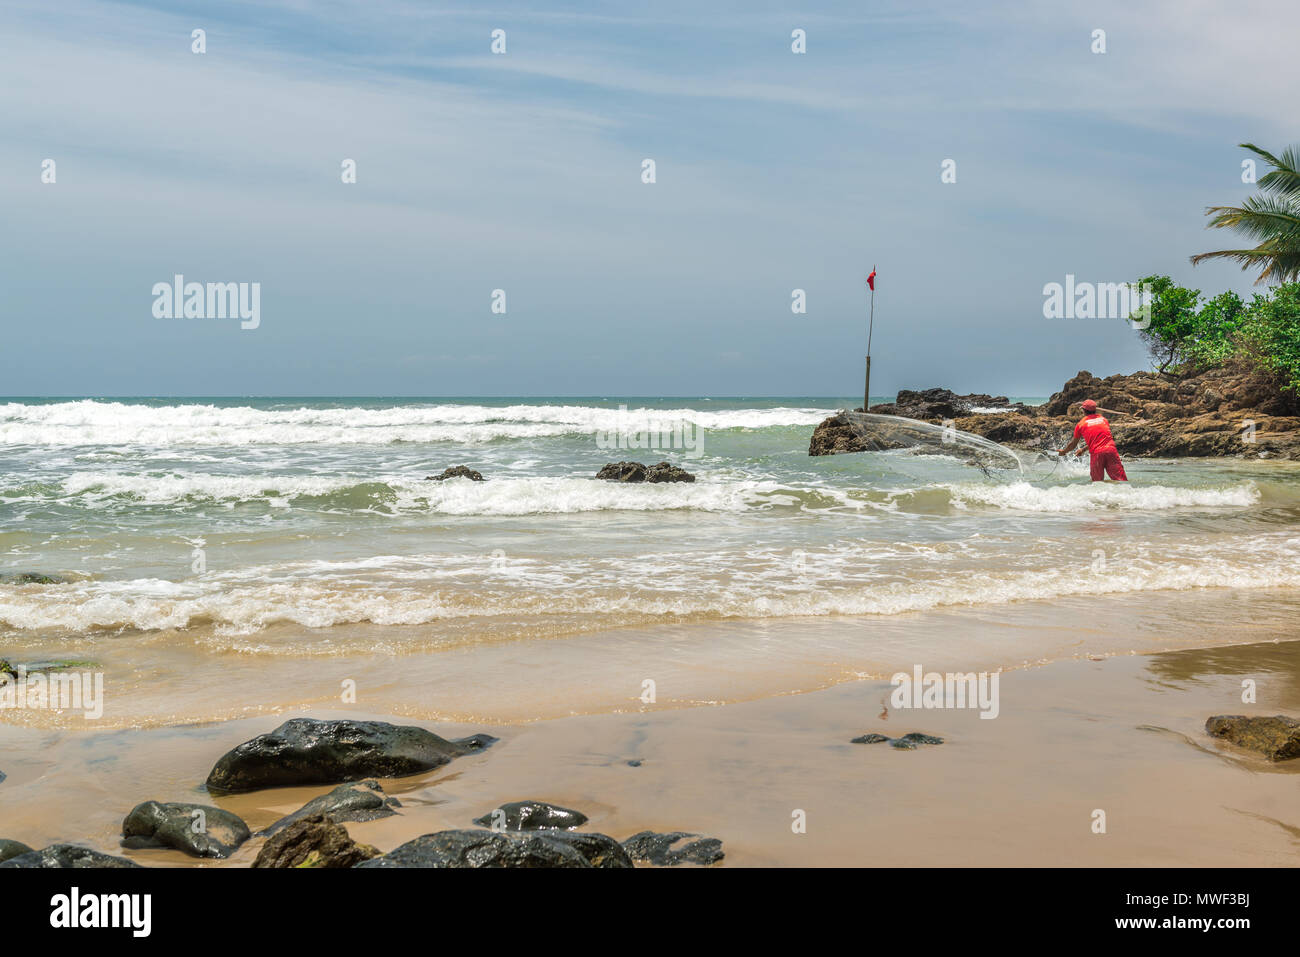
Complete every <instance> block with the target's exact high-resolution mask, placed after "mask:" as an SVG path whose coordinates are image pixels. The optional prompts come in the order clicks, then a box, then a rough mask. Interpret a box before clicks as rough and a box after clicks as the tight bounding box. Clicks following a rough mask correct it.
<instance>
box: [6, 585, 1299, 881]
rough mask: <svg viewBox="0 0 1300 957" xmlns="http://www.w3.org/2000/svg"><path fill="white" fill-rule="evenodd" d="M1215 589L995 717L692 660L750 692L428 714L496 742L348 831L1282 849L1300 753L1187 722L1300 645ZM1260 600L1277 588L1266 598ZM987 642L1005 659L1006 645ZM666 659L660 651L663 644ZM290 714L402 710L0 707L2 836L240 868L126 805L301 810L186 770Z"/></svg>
mask: <svg viewBox="0 0 1300 957" xmlns="http://www.w3.org/2000/svg"><path fill="white" fill-rule="evenodd" d="M1148 597H1150V596H1148ZM1181 597H1182V599H1183V601H1184V602H1186V601H1187V600H1188V597H1189V596H1181ZM1217 599H1218V602H1219V607H1220V612H1221V614H1220V615H1219V617H1218V618H1217V619H1211V618H1207V619H1205V622H1204V626H1203V627H1202V628H1201V629H1200V631H1199V632H1198V633H1197V634H1196V635H1195V636H1194V639H1195V640H1199V641H1200V642H1202V643H1204V642H1206V641H1211V640H1214V636H1215V634H1217V633H1218V631H1222V632H1225V633H1232V634H1235V635H1237V636H1238V638H1239V639H1240V640H1241V641H1246V642H1250V643H1245V644H1240V643H1239V644H1232V645H1227V644H1220V645H1216V646H1215V647H1197V648H1183V649H1182V650H1173V651H1154V650H1153V649H1152V648H1151V647H1150V645H1151V644H1159V641H1158V638H1157V636H1155V635H1151V634H1147V635H1144V634H1143V632H1142V629H1137V630H1136V631H1131V632H1130V633H1129V634H1128V635H1127V636H1126V638H1127V641H1128V642H1129V643H1130V644H1134V645H1136V644H1139V643H1143V642H1145V643H1146V645H1147V647H1144V648H1143V649H1142V651H1143V652H1144V653H1123V652H1121V651H1119V649H1118V648H1111V649H1110V650H1109V651H1104V650H1103V649H1102V648H1101V647H1100V646H1099V645H1098V644H1097V642H1099V641H1101V638H1100V637H1096V636H1093V637H1089V635H1088V634H1087V633H1086V632H1085V633H1081V634H1076V640H1075V642H1074V646H1073V648H1072V649H1071V650H1072V654H1069V655H1062V656H1060V657H1058V660H1054V661H1051V662H1050V663H1047V664H1037V663H1035V662H1026V661H1022V662H1021V664H1020V666H1019V667H1015V668H1012V669H1011V670H1007V671H1005V672H1004V673H1003V674H1002V675H1001V679H1000V714H999V716H998V717H997V718H996V719H994V720H987V719H981V718H980V717H979V715H978V712H977V711H975V710H910V711H900V710H895V709H893V708H890V709H889V710H888V713H887V714H885V715H884V716H882V711H883V710H884V704H885V702H886V699H887V698H888V695H889V692H890V691H891V687H890V685H889V683H888V680H887V677H886V675H887V674H888V673H889V672H888V671H882V672H881V673H880V674H877V675H872V676H867V677H860V678H856V679H854V680H847V681H845V680H841V682H840V683H838V684H832V685H831V686H829V687H823V688H821V690H815V691H807V692H804V693H789V690H790V689H787V692H786V693H775V694H762V693H754V692H755V688H756V687H758V686H757V685H755V684H754V683H753V682H750V681H748V680H741V678H740V677H737V675H732V674H728V673H727V672H726V671H725V669H723V670H720V671H719V672H718V673H717V674H715V675H714V676H713V678H712V680H708V679H707V678H706V677H702V676H700V675H699V673H698V670H692V673H693V674H696V677H697V680H698V682H699V684H698V689H699V690H700V691H701V692H702V693H704V694H718V692H719V689H724V688H726V687H727V686H729V685H732V686H735V688H737V689H741V688H743V689H744V691H745V695H744V696H741V697H738V698H737V699H736V700H733V701H732V703H728V704H725V705H717V706H695V707H689V706H684V705H685V704H686V702H685V701H683V700H680V698H681V697H682V696H680V695H676V694H665V693H664V692H665V690H666V689H665V688H664V682H663V681H662V680H661V681H660V699H659V702H658V703H656V704H654V705H641V704H640V703H639V702H637V703H636V704H635V708H634V707H633V706H628V707H626V708H624V709H621V710H605V711H604V712H602V713H592V714H580V715H577V716H572V717H554V716H550V717H546V718H544V719H540V720H527V719H522V720H521V719H519V718H515V719H514V720H502V719H501V716H500V715H497V716H496V720H491V721H485V720H479V721H469V720H456V721H452V720H446V721H436V722H431V721H427V720H421V721H419V722H418V723H421V724H424V725H425V726H428V727H430V728H431V730H434V731H436V732H437V733H439V734H442V735H444V736H445V737H456V736H460V735H462V734H468V733H472V732H476V731H487V732H490V733H492V734H495V735H497V736H498V737H500V738H501V739H502V740H501V741H500V742H499V743H498V744H496V745H495V746H493V747H492V748H490V749H488V750H487V751H485V752H483V753H481V754H475V755H472V756H469V757H465V758H462V759H459V760H457V761H455V762H453V763H452V764H451V765H448V766H446V767H444V768H441V769H438V770H437V771H434V772H430V773H428V774H425V775H419V776H415V777H410V778H403V779H399V780H384V781H382V784H383V785H384V787H385V790H386V791H387V792H388V793H389V794H391V795H394V796H396V797H398V798H399V799H400V800H401V801H402V803H403V805H404V807H403V809H402V813H401V814H400V815H399V816H397V817H393V818H388V819H385V820H382V821H375V822H368V823H354V824H348V825H347V827H348V829H349V831H350V832H351V833H352V835H353V836H354V837H355V838H356V839H358V840H361V841H365V842H368V843H371V844H374V845H376V846H377V847H379V848H380V849H381V850H389V849H391V848H393V847H395V846H396V845H398V844H400V843H402V842H403V841H405V840H409V839H411V838H413V837H416V836H418V835H420V834H424V833H428V832H430V831H436V830H441V829H446V828H455V827H468V826H472V825H471V824H470V821H471V819H472V818H475V817H478V816H480V815H482V814H484V813H487V812H489V811H490V810H491V809H492V808H494V807H496V806H497V805H499V804H501V803H504V802H506V801H512V800H521V799H525V798H531V799H540V800H547V801H552V802H554V803H558V804H562V805H566V806H569V807H574V808H578V809H580V810H582V811H584V812H585V813H586V814H588V815H589V817H590V818H591V821H590V824H589V825H588V826H587V828H586V829H588V830H596V831H600V832H603V833H607V834H610V835H612V836H614V837H616V838H619V839H623V838H626V837H628V836H630V835H631V834H633V833H635V832H637V831H640V830H644V829H647V828H649V829H655V830H686V831H693V832H698V833H701V834H704V835H708V836H711V837H717V838H720V839H721V840H722V841H723V843H724V850H725V851H726V859H725V861H724V862H723V866H764V865H792V866H849V865H870V866H888V867H908V866H926V865H957V866H967V865H1048V866H1053V865H1082V866H1158V865H1163V866H1193V865H1195V866H1295V865H1296V864H1297V863H1300V810H1298V809H1300V803H1297V801H1296V795H1297V789H1298V788H1300V761H1293V762H1289V763H1287V762H1284V763H1281V764H1270V763H1269V762H1267V761H1266V760H1265V759H1263V758H1262V757H1260V756H1256V755H1253V754H1251V753H1248V752H1244V751H1240V750H1237V749H1234V748H1232V747H1231V746H1228V745H1224V744H1221V743H1219V742H1217V741H1214V740H1212V739H1210V738H1208V736H1206V735H1205V733H1204V730H1203V728H1204V722H1205V719H1206V718H1207V717H1208V716H1209V715H1212V714H1224V713H1228V714H1234V713H1245V714H1276V713H1286V714H1291V715H1297V714H1300V641H1296V640H1285V639H1287V638H1295V628H1294V624H1293V623H1294V621H1295V618H1294V616H1291V615H1287V614H1285V612H1286V610H1287V606H1286V603H1287V602H1288V601H1291V600H1293V599H1290V598H1287V597H1286V596H1282V597H1281V598H1279V596H1277V595H1273V594H1271V593H1269V594H1262V595H1255V596H1253V599H1252V596H1249V595H1246V596H1243V595H1242V594H1241V593H1232V594H1225V593H1218V595H1217ZM1247 599H1252V600H1253V605H1254V606H1255V613H1256V620H1255V622H1254V624H1253V626H1252V627H1243V626H1242V625H1241V623H1240V620H1239V619H1238V620H1236V621H1234V616H1233V615H1232V614H1230V612H1231V610H1232V609H1231V603H1232V602H1233V601H1235V600H1241V601H1243V602H1245V601H1246V600H1247ZM1270 600H1280V601H1282V604H1281V605H1278V606H1276V607H1272V608H1271V609H1270V608H1268V607H1265V606H1267V605H1268V603H1269V601H1270ZM1246 607H1247V605H1246V604H1242V605H1241V607H1240V608H1238V609H1237V610H1238V611H1242V612H1244V611H1245V609H1246ZM1184 612H1187V608H1184ZM1056 613H1057V615H1058V617H1059V615H1060V614H1061V609H1060V608H1059V606H1058V608H1057V609H1056ZM1026 614H1027V615H1028V617H1024V618H1022V619H1021V621H1022V624H1023V625H1024V627H1025V628H1026V629H1029V630H1033V629H1035V628H1037V627H1040V626H1042V624H1043V622H1035V620H1034V616H1033V613H1032V610H1030V611H1029V612H1026ZM977 617H978V616H976V617H968V618H967V619H966V621H965V624H966V625H967V626H968V627H969V631H970V633H971V634H976V635H978V634H980V633H981V628H979V627H977ZM1067 620H1068V616H1067ZM839 624H840V626H841V627H849V626H848V625H846V623H844V622H840V623H839ZM934 624H935V622H934V621H933V620H928V626H930V627H932V626H933V625H934ZM949 624H952V623H951V622H950V623H949ZM1216 629H1217V630H1218V631H1216ZM984 630H985V631H987V630H989V629H988V628H987V627H986V628H985V629H984ZM992 630H993V631H998V629H992ZM931 634H933V632H932V631H931ZM750 637H751V639H752V637H753V636H752V635H751V636H750ZM1113 637H1114V636H1110V640H1113ZM985 639H986V642H992V641H993V639H992V638H991V637H989V636H987V635H986V636H985ZM1194 639H1193V638H1189V639H1188V641H1191V640H1194ZM1049 640H1055V641H1062V640H1064V636H1063V635H1055V636H1054V637H1053V636H1050V635H1049ZM974 644H975V645H979V644H980V642H978V641H976V642H974ZM912 650H914V649H908V648H907V647H906V646H904V647H902V648H899V649H896V650H895V654H894V655H893V660H894V661H895V662H896V667H895V670H898V669H910V667H911V661H912V660H919V662H920V663H922V664H923V665H924V667H925V669H926V670H927V671H930V670H937V671H943V670H972V669H977V668H979V667H980V665H979V664H978V662H977V659H980V658H981V657H983V658H986V659H988V660H994V659H998V658H999V646H998V645H997V644H996V642H993V644H991V645H988V646H987V647H984V649H983V651H982V652H979V653H975V654H964V655H960V656H956V655H951V656H947V657H945V656H944V655H938V656H922V657H919V658H918V657H917V656H915V655H912V654H911V651H912ZM1064 650H1067V649H1057V651H1058V655H1060V654H1061V652H1063V651H1064ZM1136 650H1137V649H1136V648H1130V649H1129V651H1130V652H1134V651H1136ZM662 652H663V649H662V648H661V653H662ZM1000 653H1001V656H1002V657H1004V658H1005V649H1002V650H1001V652H1000ZM876 654H877V656H878V657H881V658H883V657H884V656H883V655H880V652H879V649H877V650H876ZM1106 655H1110V656H1108V657H1107V656H1106ZM663 657H664V659H665V661H664V662H661V664H664V663H668V664H672V662H673V661H674V656H673V655H672V654H663ZM1093 657H1097V658H1098V660H1093ZM882 663H883V662H882ZM629 668H631V666H629ZM736 669H737V672H738V673H739V672H740V671H742V670H743V667H742V665H741V663H739V662H737V664H736ZM629 673H635V669H632V670H631V671H629ZM662 673H664V674H668V673H671V671H665V672H662ZM759 673H760V674H762V669H759ZM548 675H549V673H548V672H545V671H543V672H541V673H539V674H536V675H533V676H532V679H531V680H532V681H533V682H534V684H533V685H532V688H533V692H534V694H535V696H536V697H538V698H543V699H547V698H550V697H553V696H554V692H555V689H550V690H549V691H548V689H547V688H546V687H545V686H544V684H542V685H541V686H539V685H538V684H537V683H544V682H545V681H546V680H547V678H548ZM1244 679H1252V680H1254V681H1255V682H1256V685H1257V689H1258V691H1257V694H1258V701H1257V703H1255V704H1243V703H1242V700H1241V695H1242V681H1243V680H1244ZM517 680H518V682H520V683H524V682H526V681H527V680H528V679H527V678H526V676H517ZM669 684H671V682H669ZM759 684H760V685H761V682H760V683H759ZM511 687H513V686H511ZM566 687H567V686H566ZM507 690H509V689H507ZM638 690H639V689H638ZM692 693H694V692H692ZM687 697H689V696H687ZM719 697H722V695H720V694H719ZM484 700H487V701H490V700H492V696H491V695H487V696H486V697H485V699H484ZM365 701H366V699H365V698H364V696H363V698H362V704H364V703H365ZM455 710H459V707H457V708H456V709H455ZM484 710H490V708H486V707H485V708H484ZM303 714H305V715H309V716H313V717H351V718H363V717H365V718H378V719H389V720H399V721H401V720H410V719H404V718H402V716H401V715H400V713H398V711H397V710H396V709H387V710H374V709H367V708H365V707H361V706H360V705H359V706H357V707H353V708H343V707H340V706H337V705H336V706H333V707H329V706H318V707H310V708H305V709H303V708H291V709H286V710H284V711H282V712H281V713H278V714H274V715H272V714H262V715H258V716H256V717H250V718H243V719H238V720H228V721H221V722H211V723H204V724H197V725H182V726H177V725H163V726H148V727H139V728H117V729H113V728H103V727H98V728H93V729H91V730H83V729H81V728H78V727H76V726H75V725H71V726H69V727H32V726H29V727H23V726H18V725H15V724H12V723H9V724H6V725H3V726H0V770H3V771H4V772H6V773H7V774H8V779H7V780H5V781H4V782H2V783H0V837H7V838H13V839H18V840H22V841H24V842H25V843H27V844H29V845H32V846H34V847H40V846H44V845H45V844H48V843H52V842H55V841H74V842H79V843H88V844H91V845H93V846H95V847H97V848H99V849H101V850H104V851H108V852H111V853H119V854H125V855H126V856H129V857H131V858H133V859H135V860H137V861H139V862H141V863H144V864H156V865H169V866H188V865H196V864H198V865H201V866H241V865H247V864H248V863H250V862H251V860H252V858H253V857H254V856H255V855H256V852H257V849H258V847H259V846H260V844H261V841H260V840H258V839H254V840H252V841H250V842H249V843H248V844H246V845H245V846H244V847H243V848H242V849H240V851H239V852H237V853H236V854H235V855H234V856H233V857H232V858H231V859H229V860H228V861H224V862H198V861H194V860H193V859H190V858H187V857H185V856H184V855H182V854H181V853H179V852H175V851H169V850H157V851H123V850H121V848H120V847H119V845H118V840H119V837H118V834H119V828H120V826H121V820H122V818H123V817H124V816H125V814H126V813H127V811H129V810H130V808H131V807H132V806H134V805H135V804H136V803H138V802H140V801H144V800H149V799H154V800H160V801H195V800H197V801H199V802H201V803H214V804H217V805H219V806H221V807H224V808H227V809H228V810H231V811H234V812H235V813H238V814H240V815H241V816H242V817H244V819H245V820H246V821H247V822H248V824H249V825H250V827H251V828H252V829H253V830H254V831H256V830H257V829H259V828H261V827H264V826H266V825H268V824H270V823H271V822H272V821H274V820H276V819H277V818H279V817H280V816H282V815H284V814H286V813H289V812H291V811H294V810H296V809H297V808H298V807H300V806H301V805H302V804H303V803H305V802H306V801H307V800H309V799H311V798H313V797H315V796H317V795H319V794H322V793H324V792H325V791H327V790H329V789H328V788H325V787H316V788H293V789H278V790H273V791H262V792H257V793H254V794H246V795H235V796H229V797H220V798H216V799H212V798H210V797H209V796H207V795H206V794H205V793H204V792H203V791H202V790H201V789H199V785H200V784H201V782H202V781H203V779H204V778H205V777H206V775H207V772H208V770H209V769H210V767H211V765H212V764H213V762H214V761H215V760H216V759H217V758H218V757H219V756H220V755H221V754H222V753H223V752H224V751H226V750H227V749H229V748H230V747H233V746H234V745H236V744H238V743H240V742H242V741H244V740H247V739H248V738H250V737H253V736H254V735H256V734H259V733H262V732H264V731H268V730H270V729H271V728H273V727H275V726H276V725H278V724H279V723H280V722H281V721H283V720H285V719H286V718H288V717H291V716H295V715H303ZM910 731H921V732H925V733H928V734H935V735H940V736H942V737H943V738H945V739H946V743H944V744H942V745H938V746H929V747H922V748H919V749H917V750H915V751H900V750H895V749H892V748H890V747H889V746H887V745H883V744H876V745H855V744H851V743H850V739H851V738H853V737H856V736H858V735H861V734H864V733H868V732H881V733H885V734H888V735H891V736H897V735H900V734H903V733H906V732H910ZM629 761H639V762H641V763H640V766H635V767H634V766H631V765H630V764H629V763H628V762H629ZM1096 810H1102V811H1104V812H1105V814H1106V833H1105V834H1096V833H1093V830H1092V824H1093V820H1094V817H1093V815H1094V811H1096ZM796 811H802V812H804V813H805V815H806V819H807V831H806V833H802V834H799V833H794V832H793V831H792V828H791V822H792V815H794V814H795V812H796Z"/></svg>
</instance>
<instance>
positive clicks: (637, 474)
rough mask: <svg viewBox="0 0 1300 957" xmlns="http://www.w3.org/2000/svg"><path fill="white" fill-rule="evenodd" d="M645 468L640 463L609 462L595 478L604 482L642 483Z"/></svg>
mask: <svg viewBox="0 0 1300 957" xmlns="http://www.w3.org/2000/svg"><path fill="white" fill-rule="evenodd" d="M645 473H646V467H645V466H644V465H642V464H641V463H640V462H610V463H609V464H608V465H606V466H605V467H604V468H602V469H601V470H600V471H599V472H597V473H596V478H598V479H604V480H605V481H606V482H644V481H645Z"/></svg>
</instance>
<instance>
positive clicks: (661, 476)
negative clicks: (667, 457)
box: [645, 462, 695, 483]
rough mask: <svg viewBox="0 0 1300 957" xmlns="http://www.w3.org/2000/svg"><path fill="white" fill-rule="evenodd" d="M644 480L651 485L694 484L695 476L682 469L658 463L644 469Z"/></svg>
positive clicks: (665, 463)
mask: <svg viewBox="0 0 1300 957" xmlns="http://www.w3.org/2000/svg"><path fill="white" fill-rule="evenodd" d="M645 480H646V481H647V482H651V483H658V482H694V481H695V476H694V475H692V474H691V473H690V472H688V471H686V469H684V468H680V467H678V466H676V465H669V464H668V463H667V462H658V463H656V464H654V465H652V466H650V467H649V468H648V469H646V471H645Z"/></svg>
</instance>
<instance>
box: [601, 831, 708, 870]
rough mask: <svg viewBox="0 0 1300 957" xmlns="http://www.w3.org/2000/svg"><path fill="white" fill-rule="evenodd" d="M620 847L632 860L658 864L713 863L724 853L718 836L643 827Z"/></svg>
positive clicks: (669, 865) (664, 865) (671, 865)
mask: <svg viewBox="0 0 1300 957" xmlns="http://www.w3.org/2000/svg"><path fill="white" fill-rule="evenodd" d="M683 841H685V842H686V843H682V842H683ZM623 850H625V851H627V854H628V857H630V858H632V860H634V861H648V862H649V863H651V864H657V865H659V866H661V867H673V866H675V865H677V864H716V863H717V862H718V861H720V860H722V858H723V857H724V856H725V855H724V854H723V853H722V842H721V841H719V840H718V839H717V838H715V837H700V835H698V834H687V833H686V832H685V831H671V832H669V833H667V834H657V833H655V832H654V831H642V832H641V833H640V834H633V835H632V836H631V837H629V838H628V839H627V840H626V841H624V842H623Z"/></svg>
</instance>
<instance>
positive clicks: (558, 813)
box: [474, 801, 587, 831]
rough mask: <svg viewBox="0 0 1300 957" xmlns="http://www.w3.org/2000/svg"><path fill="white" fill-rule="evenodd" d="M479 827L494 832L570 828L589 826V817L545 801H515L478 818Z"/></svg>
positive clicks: (476, 821)
mask: <svg viewBox="0 0 1300 957" xmlns="http://www.w3.org/2000/svg"><path fill="white" fill-rule="evenodd" d="M474 823H475V824H481V825H483V826H484V827H488V828H491V829H492V830H494V831H538V830H543V829H546V828H562V829H569V828H575V827H581V826H582V825H584V824H586V823H587V815H585V814H583V813H582V812H581V811H575V810H573V809H572V808H567V807H560V806H559V805H558V804H547V803H546V802H545V801H511V802H510V803H509V804H502V805H501V806H500V807H498V808H494V809H493V810H492V811H491V812H489V813H488V814H484V815H483V816H482V817H479V818H475V819H474Z"/></svg>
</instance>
